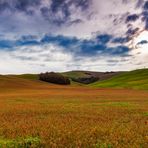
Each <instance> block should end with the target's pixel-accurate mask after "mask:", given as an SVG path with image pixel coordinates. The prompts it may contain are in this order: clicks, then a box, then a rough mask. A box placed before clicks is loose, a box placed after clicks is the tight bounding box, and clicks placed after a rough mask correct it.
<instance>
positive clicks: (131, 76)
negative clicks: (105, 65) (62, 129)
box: [91, 69, 148, 89]
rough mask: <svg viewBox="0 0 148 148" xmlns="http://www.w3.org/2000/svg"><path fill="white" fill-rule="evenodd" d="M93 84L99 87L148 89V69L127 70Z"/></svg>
mask: <svg viewBox="0 0 148 148" xmlns="http://www.w3.org/2000/svg"><path fill="white" fill-rule="evenodd" d="M91 86H94V87H99V88H100V87H101V88H132V89H148V69H140V70H134V71H130V72H125V73H122V74H119V75H117V76H114V77H112V78H111V79H108V80H104V81H100V82H96V83H93V84H91Z"/></svg>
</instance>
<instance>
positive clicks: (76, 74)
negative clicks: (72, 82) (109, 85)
mask: <svg viewBox="0 0 148 148" xmlns="http://www.w3.org/2000/svg"><path fill="white" fill-rule="evenodd" d="M62 74H63V75H64V76H66V77H69V78H78V77H85V76H87V74H85V72H84V71H69V72H64V73H62Z"/></svg>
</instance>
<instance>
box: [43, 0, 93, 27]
mask: <svg viewBox="0 0 148 148" xmlns="http://www.w3.org/2000/svg"><path fill="white" fill-rule="evenodd" d="M90 4H91V0H58V1H56V0H51V5H50V6H48V7H47V6H44V7H42V8H41V9H40V11H41V13H42V15H43V17H44V18H45V19H46V20H48V21H50V22H52V23H54V24H56V25H62V24H65V23H67V22H68V21H69V22H70V23H72V24H73V23H81V22H82V20H80V19H75V20H71V15H72V14H73V13H74V11H75V10H77V9H80V10H81V11H86V10H87V9H88V8H89V6H90ZM72 7H73V8H72Z"/></svg>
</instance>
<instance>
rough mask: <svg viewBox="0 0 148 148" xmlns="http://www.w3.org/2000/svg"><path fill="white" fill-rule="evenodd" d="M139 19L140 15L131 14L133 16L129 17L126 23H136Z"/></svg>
mask: <svg viewBox="0 0 148 148" xmlns="http://www.w3.org/2000/svg"><path fill="white" fill-rule="evenodd" d="M138 18H139V15H137V14H131V15H129V16H127V18H126V23H128V22H135V21H136V20H137V19H138Z"/></svg>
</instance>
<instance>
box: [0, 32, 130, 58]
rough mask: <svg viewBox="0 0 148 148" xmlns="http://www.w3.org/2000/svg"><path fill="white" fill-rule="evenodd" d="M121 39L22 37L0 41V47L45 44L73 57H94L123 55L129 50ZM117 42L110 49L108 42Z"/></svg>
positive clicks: (103, 35) (107, 35) (100, 37)
mask: <svg viewBox="0 0 148 148" xmlns="http://www.w3.org/2000/svg"><path fill="white" fill-rule="evenodd" d="M121 40H122V39H118V40H117V38H114V37H112V36H111V35H109V34H101V35H97V36H96V37H94V38H92V39H78V38H76V37H66V36H62V35H58V36H54V35H45V36H44V37H43V38H41V39H40V40H37V39H36V36H23V37H21V38H20V39H19V40H16V41H11V40H7V41H3V40H2V41H0V47H2V48H6V49H10V50H12V49H13V48H14V47H19V46H25V47H26V46H28V47H29V46H37V45H40V46H42V45H45V44H53V45H55V46H57V47H62V48H63V49H64V50H65V52H69V53H71V54H73V55H75V56H80V57H87V56H95V55H111V56H116V55H124V54H125V53H128V51H129V50H130V49H129V48H128V47H126V46H124V45H122V44H121V43H122V41H121ZM115 41H116V42H118V43H120V44H121V45H118V46H115V47H110V46H108V43H109V42H115Z"/></svg>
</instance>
